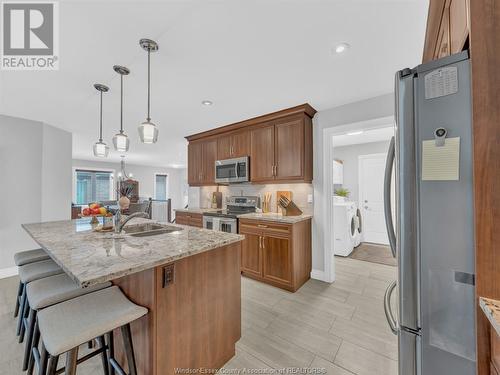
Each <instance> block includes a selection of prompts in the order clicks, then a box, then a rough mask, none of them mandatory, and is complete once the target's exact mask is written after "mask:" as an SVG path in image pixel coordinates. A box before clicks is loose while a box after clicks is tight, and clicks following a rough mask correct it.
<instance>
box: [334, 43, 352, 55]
mask: <svg viewBox="0 0 500 375" xmlns="http://www.w3.org/2000/svg"><path fill="white" fill-rule="evenodd" d="M350 47H351V46H350V45H349V44H348V43H339V44H337V45H336V46H335V53H339V54H340V53H344V52H345V51H347V50H348V49H349V48H350Z"/></svg>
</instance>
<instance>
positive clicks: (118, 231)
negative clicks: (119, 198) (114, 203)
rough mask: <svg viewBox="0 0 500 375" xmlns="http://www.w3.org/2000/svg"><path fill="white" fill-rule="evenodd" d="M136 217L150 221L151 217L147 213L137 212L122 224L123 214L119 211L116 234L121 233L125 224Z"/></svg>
mask: <svg viewBox="0 0 500 375" xmlns="http://www.w3.org/2000/svg"><path fill="white" fill-rule="evenodd" d="M136 217H143V218H146V219H149V215H148V214H147V213H146V212H135V213H133V214H131V215H128V216H127V218H126V219H125V220H123V222H122V214H121V212H120V210H117V211H116V213H115V233H121V232H122V230H123V227H124V226H125V224H127V223H128V222H129V221H130V220H132V219H133V218H136Z"/></svg>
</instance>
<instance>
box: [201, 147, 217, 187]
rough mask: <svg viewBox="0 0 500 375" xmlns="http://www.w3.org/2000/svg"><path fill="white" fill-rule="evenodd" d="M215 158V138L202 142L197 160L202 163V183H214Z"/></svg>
mask: <svg viewBox="0 0 500 375" xmlns="http://www.w3.org/2000/svg"><path fill="white" fill-rule="evenodd" d="M216 160H217V140H215V139H211V140H208V141H204V142H203V154H202V158H200V159H199V160H198V162H199V163H200V164H202V169H203V170H202V175H203V177H202V183H203V184H204V185H215V161H216Z"/></svg>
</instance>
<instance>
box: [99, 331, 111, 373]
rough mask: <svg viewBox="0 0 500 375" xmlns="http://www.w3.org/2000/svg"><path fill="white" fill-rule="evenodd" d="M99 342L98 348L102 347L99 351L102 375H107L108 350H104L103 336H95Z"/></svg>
mask: <svg viewBox="0 0 500 375" xmlns="http://www.w3.org/2000/svg"><path fill="white" fill-rule="evenodd" d="M97 342H98V343H99V348H101V349H104V350H103V352H102V353H101V360H102V368H103V370H104V375H109V368H108V366H109V361H108V351H107V350H106V342H105V341H104V336H99V337H98V338H97Z"/></svg>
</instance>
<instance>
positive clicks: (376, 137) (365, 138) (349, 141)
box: [332, 126, 394, 147]
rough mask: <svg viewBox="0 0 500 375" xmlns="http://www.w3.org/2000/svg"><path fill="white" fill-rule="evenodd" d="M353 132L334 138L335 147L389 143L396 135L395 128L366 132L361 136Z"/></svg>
mask: <svg viewBox="0 0 500 375" xmlns="http://www.w3.org/2000/svg"><path fill="white" fill-rule="evenodd" d="M356 133H358V132H355V131H353V132H352V133H351V134H348V133H346V134H340V135H334V136H333V137H332V144H333V147H340V146H350V145H358V144H361V143H371V142H381V141H389V140H390V139H391V137H392V136H393V135H394V126H390V127H387V128H379V129H371V130H365V131H363V132H362V133H361V134H356Z"/></svg>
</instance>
